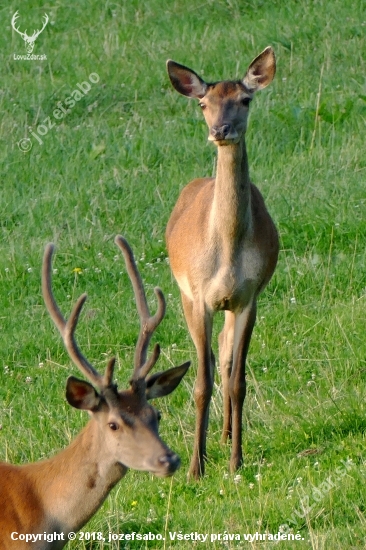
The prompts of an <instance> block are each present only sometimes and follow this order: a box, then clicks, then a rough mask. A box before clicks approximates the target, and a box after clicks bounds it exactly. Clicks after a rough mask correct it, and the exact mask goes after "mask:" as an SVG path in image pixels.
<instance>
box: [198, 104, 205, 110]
mask: <svg viewBox="0 0 366 550" xmlns="http://www.w3.org/2000/svg"><path fill="white" fill-rule="evenodd" d="M198 105H199V106H200V107H201V109H202V111H203V110H204V109H206V104H205V103H199V104H198Z"/></svg>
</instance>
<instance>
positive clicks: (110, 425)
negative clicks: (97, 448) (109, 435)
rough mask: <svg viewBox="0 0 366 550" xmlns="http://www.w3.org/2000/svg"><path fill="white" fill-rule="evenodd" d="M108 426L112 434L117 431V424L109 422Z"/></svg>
mask: <svg viewBox="0 0 366 550" xmlns="http://www.w3.org/2000/svg"><path fill="white" fill-rule="evenodd" d="M108 426H109V427H110V429H111V430H113V431H114V432H115V431H117V430H119V426H118V424H116V422H109V424H108Z"/></svg>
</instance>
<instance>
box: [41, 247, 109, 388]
mask: <svg viewBox="0 0 366 550" xmlns="http://www.w3.org/2000/svg"><path fill="white" fill-rule="evenodd" d="M54 249H55V247H54V245H53V244H52V243H49V244H48V245H47V246H46V248H45V251H44V256H43V266H42V292H43V299H44V301H45V304H46V307H47V310H48V312H49V314H50V316H51V319H52V320H53V322H54V323H55V325H56V327H57V328H58V330H59V332H60V334H61V336H62V339H63V341H64V344H65V347H66V350H67V352H68V354H69V356H70V358H71V359H72V361H73V362H74V363H75V365H76V366H77V367H78V368H79V369H80V370H81V372H82V373H83V374H84V375H85V376H86V377H87V378H88V379H89V380H90V382H92V384H94V385H95V386H97V387H98V388H99V389H104V388H106V387H108V386H111V384H112V378H113V370H114V363H115V359H114V358H113V359H111V360H110V361H109V363H108V365H107V368H106V370H105V373H104V376H102V375H101V374H99V372H98V371H97V370H95V368H94V367H93V366H92V365H91V364H90V363H89V361H88V360H87V359H86V358H85V357H84V355H83V354H82V353H81V351H80V350H79V348H78V345H77V343H76V340H75V336H74V333H75V329H76V325H77V323H78V320H79V315H80V312H81V310H82V307H83V305H84V304H85V301H86V299H87V295H86V294H82V295H81V296H80V298H79V299H78V300H77V302H76V304H75V305H74V307H73V309H72V311H71V314H70V317H69V318H68V320H67V321H66V320H65V319H64V317H63V315H62V313H61V311H60V310H59V308H58V306H57V304H56V301H55V298H54V296H53V293H52V286H51V269H52V255H53V252H54Z"/></svg>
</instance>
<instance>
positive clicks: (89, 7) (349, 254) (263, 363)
mask: <svg viewBox="0 0 366 550" xmlns="http://www.w3.org/2000/svg"><path fill="white" fill-rule="evenodd" d="M16 9H19V10H20V16H21V18H20V19H19V26H20V28H21V29H24V28H28V29H30V28H37V27H39V22H40V20H41V17H42V15H43V14H44V13H45V12H46V13H48V14H49V17H50V23H49V24H48V26H47V27H46V29H45V30H44V32H43V33H42V34H41V35H40V36H39V38H38V39H37V41H36V45H35V50H34V53H35V54H41V53H44V54H46V55H47V61H16V60H14V57H13V55H14V53H16V54H24V53H25V48H24V43H23V41H22V40H21V38H20V36H19V35H17V34H15V33H12V32H11V26H10V20H11V17H12V15H13V13H14V12H15V11H16ZM0 16H1V21H2V33H1V35H0V42H1V48H0V52H1V54H0V55H1V62H2V63H1V66H2V70H1V76H2V78H1V84H0V106H1V125H0V162H1V172H2V174H1V175H2V178H1V180H2V185H1V189H0V197H1V200H0V285H1V292H0V300H1V301H0V307H1V316H0V325H1V335H2V341H1V343H2V345H1V365H0V424H1V426H2V429H1V431H0V459H1V460H8V461H11V462H14V463H22V462H27V461H34V460H39V459H41V458H44V457H47V456H50V455H51V454H53V453H54V452H56V451H57V450H58V449H60V448H62V447H63V446H65V445H67V444H68V443H69V441H70V440H71V439H72V437H73V436H74V435H75V434H76V433H77V432H78V430H79V429H80V428H81V427H82V426H83V425H84V424H85V423H86V421H87V416H86V415H85V414H83V413H79V412H77V411H75V410H74V409H71V408H70V407H69V406H68V405H67V403H66V401H65V399H64V385H65V381H66V378H67V376H68V375H69V373H71V372H73V373H74V374H77V371H76V368H75V367H73V366H72V365H71V364H70V361H69V359H68V357H67V355H66V353H65V352H64V349H63V345H62V343H61V341H60V338H59V336H58V334H56V332H55V330H54V328H53V326H52V323H51V321H50V319H49V317H48V315H47V313H46V312H45V307H44V305H43V301H42V297H41V292H40V266H41V259H42V254H43V248H44V245H45V244H46V243H47V242H48V241H50V240H52V241H54V242H55V243H56V245H57V254H56V257H55V263H54V267H55V268H57V270H58V272H57V273H56V274H55V275H54V285H55V293H56V296H57V299H58V301H59V303H60V307H61V308H62V310H63V311H64V312H65V314H66V313H67V312H68V311H69V310H70V307H71V303H72V302H73V300H74V299H75V297H77V296H78V295H79V294H81V293H82V292H84V291H86V292H88V294H89V301H88V303H87V306H86V310H87V312H88V311H89V312H90V310H93V314H92V315H85V316H83V318H82V319H81V322H80V327H79V329H78V338H79V342H80V345H81V347H82V349H83V350H84V352H85V354H86V355H87V356H88V357H89V358H90V360H92V361H93V362H94V364H95V365H96V366H97V367H98V368H100V369H102V368H103V367H104V365H105V363H106V358H107V357H110V356H111V355H113V354H116V356H117V378H118V381H119V385H120V386H123V385H126V384H127V381H128V378H129V375H130V372H131V364H132V358H133V346H134V342H135V338H136V336H137V331H138V319H137V314H136V312H135V307H134V303H133V296H132V290H131V287H130V283H129V281H128V278H127V275H126V274H125V269H124V265H123V259H122V257H120V255H119V251H118V249H117V248H116V247H115V245H114V244H113V238H114V236H115V235H116V234H117V233H121V234H123V235H125V236H126V237H127V238H128V240H129V242H130V243H131V246H132V247H133V249H134V251H135V254H136V257H137V258H138V259H139V267H140V270H141V273H142V276H143V279H144V281H145V283H146V287H147V290H148V296H149V300H151V303H152V304H153V303H154V295H153V291H152V289H153V287H154V286H155V285H159V286H161V287H162V288H163V290H164V292H165V294H166V296H167V305H168V311H167V315H166V318H165V320H164V322H163V324H162V325H161V327H160V328H159V329H158V331H157V334H156V336H155V337H154V340H155V341H159V342H160V343H161V345H162V349H163V354H162V357H161V359H160V366H161V367H162V368H168V367H169V366H170V365H172V364H179V363H180V362H183V361H185V360H187V359H189V358H191V359H192V360H193V363H194V366H193V368H192V369H191V372H190V373H189V374H188V375H187V377H186V379H185V380H184V381H183V383H182V385H181V387H180V388H179V389H178V390H177V391H176V392H175V393H174V394H173V395H172V396H170V397H169V398H167V399H165V400H163V401H162V402H161V403H159V406H161V409H162V412H163V421H162V425H161V433H162V436H163V438H164V439H165V440H166V441H167V443H168V444H169V446H170V447H171V448H173V449H174V450H176V451H177V452H179V454H180V456H181V458H182V468H181V470H180V471H179V472H178V473H177V475H175V476H174V478H173V479H172V480H171V479H169V480H160V479H155V478H151V477H150V476H149V475H148V474H144V473H141V472H139V473H136V472H132V471H130V472H129V473H128V474H127V476H126V477H125V478H124V479H123V480H122V481H121V482H120V483H119V484H118V486H117V487H116V488H115V489H114V490H113V491H112V493H111V494H110V496H109V497H108V499H107V501H106V502H105V504H104V505H103V507H102V508H101V510H100V511H99V512H98V513H97V514H96V515H95V517H94V518H93V519H92V520H91V521H90V523H89V524H88V525H87V527H86V529H87V530H88V531H101V532H103V534H104V535H107V534H108V532H109V531H111V532H115V533H117V532H132V531H137V532H139V533H149V531H150V532H152V533H155V534H158V533H159V534H162V535H166V541H165V543H163V542H160V543H157V542H151V541H150V542H149V541H147V542H132V541H131V542H121V543H120V546H118V544H117V543H116V542H115V543H111V544H107V543H104V544H103V543H97V542H94V543H92V544H91V543H84V542H81V541H79V542H75V543H71V544H70V545H69V547H70V549H75V550H76V549H91V548H92V549H93V550H97V549H102V548H103V549H107V548H111V549H112V548H113V549H116V548H118V547H119V548H121V549H122V548H126V549H128V548H131V549H137V548H174V549H181V548H190V547H191V546H192V543H190V542H184V541H182V542H177V541H175V542H172V541H170V539H169V531H171V532H173V531H176V532H179V531H182V533H191V532H196V531H197V532H200V533H209V534H213V533H224V532H227V533H231V534H233V533H240V534H243V533H253V534H254V533H255V532H257V531H258V532H262V533H264V532H268V533H277V532H278V529H279V527H280V526H281V525H284V524H288V525H289V527H291V528H292V529H293V531H294V533H296V532H298V531H299V532H300V534H301V537H302V538H303V539H304V540H302V541H300V542H292V543H291V542H281V543H279V545H278V546H279V548H288V549H292V548H293V549H295V550H297V549H299V550H300V549H302V548H304V549H305V548H313V549H317V550H322V549H324V550H328V549H331V550H333V549H338V548H339V549H341V548H342V549H343V548H349V549H353V548H354V549H355V548H364V547H365V544H366V540H365V525H366V501H365V490H364V487H365V475H366V469H365V454H364V448H365V432H366V406H365V397H366V390H365V386H366V363H365V356H366V344H365V328H364V327H365V320H364V319H365V310H366V308H365V301H366V246H365V235H366V200H365V175H366V172H365V170H366V155H365V138H364V136H365V120H366V81H365V74H366V62H365V56H364V52H365V48H366V40H365V31H366V13H365V8H364V4H363V3H362V2H360V1H358V0H357V1H355V2H349V1H346V2H340V1H339V0H334V2H332V4H331V5H330V4H329V2H325V1H322V0H319V1H316V2H315V1H311V2H308V1H305V0H300V1H298V2H296V1H295V0H289V1H288V2H282V1H276V0H273V1H271V2H267V3H266V2H262V1H261V0H254V1H253V2H244V1H239V0H227V1H224V0H216V1H215V2H214V1H213V0H208V1H207V2H204V3H202V4H197V3H196V2H194V1H193V0H182V1H180V2H177V1H174V2H169V3H167V2H161V1H159V0H151V1H150V2H145V3H142V2H137V1H136V0H130V1H129V2H125V1H123V2H118V3H117V2H96V1H95V0H92V1H89V2H86V1H84V0H82V1H80V2H77V3H65V2H53V3H48V2H46V3H43V2H30V1H28V0H26V1H24V2H22V6H21V8H19V6H18V5H17V4H16V3H14V2H9V3H8V5H7V6H6V7H2V8H0ZM268 44H271V45H272V46H273V47H274V49H275V52H276V56H277V62H278V70H277V75H276V78H275V81H274V82H273V84H272V85H271V86H270V88H268V89H267V90H265V91H263V92H262V93H261V94H258V96H257V97H256V99H255V101H254V103H253V105H252V107H251V116H250V121H249V128H248V133H247V144H248V154H249V161H250V167H251V176H252V179H253V181H254V182H255V183H257V185H258V186H259V188H260V189H261V191H262V192H263V194H264V197H265V199H266V203H267V206H268V208H269V210H270V212H271V214H272V215H273V217H274V219H275V221H276V224H277V226H278V229H279V232H280V236H281V254H280V259H279V264H278V267H277V270H276V273H275V276H274V278H273V280H272V281H271V283H270V285H269V287H268V288H267V289H266V291H265V292H264V294H263V295H262V296H261V298H260V303H259V307H258V321H257V325H256V328H255V331H254V334H253V338H252V343H251V349H250V354H249V360H248V387H249V389H248V396H247V399H246V404H245V420H244V425H245V443H244V450H245V457H246V458H245V465H244V467H243V468H242V469H241V471H240V472H239V474H240V475H241V478H235V477H234V476H231V475H227V466H228V459H229V454H230V452H229V451H230V449H229V448H228V447H223V446H222V445H221V444H220V443H219V438H220V427H221V420H222V418H221V416H222V415H221V410H222V406H221V401H222V399H221V390H220V385H219V384H220V382H219V377H217V380H216V382H217V386H216V387H215V394H214V397H213V400H212V407H211V419H210V431H209V440H208V452H209V462H208V466H207V474H206V476H205V478H204V479H202V480H201V481H200V482H199V483H192V482H190V483H188V482H187V481H186V472H187V469H188V463H189V458H190V453H191V448H192V441H193V429H194V418H195V411H194V403H193V398H192V388H193V384H194V378H195V351H194V347H193V344H192V343H191V340H190V338H189V336H188V332H187V329H186V326H185V321H184V318H183V314H182V309H181V306H180V300H179V292H178V288H177V285H176V283H175V282H174V281H173V278H172V276H171V274H170V270H169V265H168V263H167V262H166V249H165V244H164V231H165V226H166V223H167V220H168V218H169V214H170V211H171V210H172V208H173V205H174V203H175V201H176V199H177V197H178V194H179V191H180V190H181V188H182V187H183V186H184V185H185V184H186V183H187V182H188V181H189V180H190V179H192V178H194V177H196V176H203V175H210V174H211V173H212V172H213V167H214V158H215V152H214V150H213V148H212V147H211V146H210V145H208V144H207V129H206V126H205V124H204V122H203V120H202V115H201V113H200V111H199V108H198V107H197V105H196V103H195V102H194V101H191V102H190V101H188V100H186V99H185V98H181V97H179V96H178V95H177V94H176V93H175V92H174V90H173V89H172V88H171V86H170V84H169V81H168V78H167V75H166V72H165V61H166V59H167V58H172V59H174V60H176V61H178V62H180V63H183V64H185V65H188V66H190V67H192V68H193V69H195V70H196V71H197V72H198V73H200V74H202V75H203V76H204V77H205V78H207V80H210V79H211V80H214V79H220V78H232V77H240V76H241V75H243V74H244V72H245V70H246V68H247V66H248V64H249V62H250V61H251V59H252V58H253V57H255V55H257V54H258V53H259V52H260V51H261V50H262V49H264V47H266V46H267V45H268ZM91 73H97V74H98V75H99V82H98V83H96V84H92V85H91V89H90V91H89V93H88V94H87V95H85V97H83V98H82V99H81V100H80V101H79V102H77V103H76V105H75V106H74V107H73V108H72V109H71V112H70V113H69V114H68V115H67V116H65V117H64V118H63V119H62V120H56V119H55V118H54V117H53V111H54V109H56V108H57V103H58V102H59V101H61V102H62V103H63V102H64V101H65V99H66V98H67V97H68V96H70V94H71V92H72V91H73V90H75V89H77V86H76V85H77V84H78V83H81V82H83V81H86V80H88V76H89V75H90V74H91ZM47 117H50V119H51V121H52V122H53V123H54V126H53V127H52V128H51V129H49V130H48V131H47V133H46V134H45V135H44V136H43V137H42V141H43V144H42V145H41V144H40V143H39V142H38V141H37V139H36V138H34V137H33V136H32V134H31V132H36V131H37V127H38V126H39V125H40V124H45V122H44V121H45V119H47ZM46 124H47V123H46ZM23 138H28V139H30V140H31V143H32V148H31V150H30V151H29V152H28V153H23V152H21V151H20V149H19V147H18V143H19V141H20V140H22V139H23ZM28 143H29V142H28ZM115 256H117V258H115ZM75 267H80V268H81V269H82V270H83V272H82V274H80V275H78V274H75V272H74V271H73V270H74V268H75ZM216 321H217V322H216V327H215V330H216V333H217V332H218V330H219V326H220V321H221V319H220V318H217V320H216ZM305 451H309V452H305ZM348 459H349V460H352V462H351V463H349V464H351V466H349V469H348V470H346V475H341V474H340V473H337V468H340V467H342V463H341V461H342V460H343V461H347V460H348ZM343 468H344V466H343ZM338 472H339V470H338ZM329 476H331V479H332V481H333V486H332V487H329V488H328V490H326V489H324V483H325V482H326V480H327V478H328V479H329ZM315 488H318V489H319V488H320V489H319V490H320V491H321V495H322V496H321V497H320V498H318V501H316V500H315V499H314V498H313V496H312V495H314V494H316V490H315ZM301 499H303V501H304V502H305V503H306V501H307V503H308V505H309V506H311V510H310V511H309V513H308V514H306V515H305V516H304V517H303V518H300V517H299V516H298V515H296V513H295V511H298V512H299V515H301V513H300V512H301V504H300V502H301ZM291 518H293V519H294V520H295V521H296V523H292V524H291V522H289V519H290V520H291ZM86 529H85V530H86ZM197 547H202V548H204V547H207V548H213V549H214V548H222V547H225V548H236V547H242V548H253V549H254V548H270V547H271V548H272V547H273V543H272V544H270V543H260V542H259V541H255V542H252V543H250V542H244V541H242V542H241V543H238V542H227V543H225V542H218V541H216V542H212V543H198V544H197Z"/></svg>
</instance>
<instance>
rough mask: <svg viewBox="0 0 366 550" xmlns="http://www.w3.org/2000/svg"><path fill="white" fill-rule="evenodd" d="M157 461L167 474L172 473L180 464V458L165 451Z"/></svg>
mask: <svg viewBox="0 0 366 550" xmlns="http://www.w3.org/2000/svg"><path fill="white" fill-rule="evenodd" d="M159 462H160V464H161V465H162V467H163V468H165V469H166V470H167V473H168V474H173V473H174V472H175V471H176V470H178V468H179V466H180V458H179V456H178V455H177V454H175V453H173V452H167V453H166V454H165V455H164V456H161V457H160V458H159Z"/></svg>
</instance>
